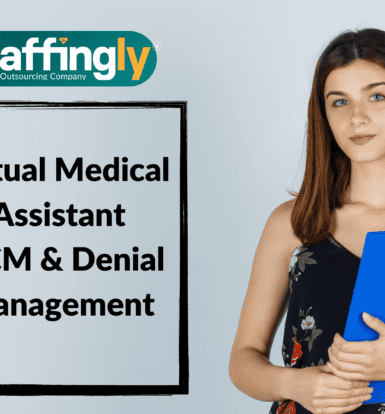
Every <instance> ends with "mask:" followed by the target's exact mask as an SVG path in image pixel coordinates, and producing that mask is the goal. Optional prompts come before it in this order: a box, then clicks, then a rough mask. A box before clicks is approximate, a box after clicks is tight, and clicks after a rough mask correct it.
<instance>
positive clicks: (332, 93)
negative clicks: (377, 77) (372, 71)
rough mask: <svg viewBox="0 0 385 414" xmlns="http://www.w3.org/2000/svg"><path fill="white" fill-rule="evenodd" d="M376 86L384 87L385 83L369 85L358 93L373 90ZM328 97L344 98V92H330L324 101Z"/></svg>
mask: <svg viewBox="0 0 385 414" xmlns="http://www.w3.org/2000/svg"><path fill="white" fill-rule="evenodd" d="M378 85H385V82H377V83H370V84H369V85H366V86H363V87H362V88H361V89H360V91H361V92H365V91H368V90H369V89H372V88H375V87H376V86H378ZM329 95H342V96H346V93H345V92H337V91H331V92H329V93H328V94H327V95H326V99H327V98H328V97H329Z"/></svg>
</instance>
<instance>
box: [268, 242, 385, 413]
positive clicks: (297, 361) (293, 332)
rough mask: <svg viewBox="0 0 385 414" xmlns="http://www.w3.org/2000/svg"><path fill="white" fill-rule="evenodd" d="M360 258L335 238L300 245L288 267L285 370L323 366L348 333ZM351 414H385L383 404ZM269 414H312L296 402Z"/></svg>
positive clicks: (285, 403) (280, 404) (277, 406)
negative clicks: (337, 338) (330, 350)
mask: <svg viewBox="0 0 385 414" xmlns="http://www.w3.org/2000/svg"><path fill="white" fill-rule="evenodd" d="M360 262H361V259H360V258H359V257H358V256H356V255H355V254H353V253H352V252H350V251H349V250H347V249H346V248H345V247H344V246H343V245H342V244H340V243H338V242H337V241H336V240H335V239H334V238H333V236H331V235H330V234H329V235H328V237H327V239H326V240H325V241H323V242H321V243H317V244H315V245H313V246H312V247H304V246H298V247H297V248H296V249H295V250H294V251H293V253H292V256H291V260H290V267H289V287H290V293H291V297H290V302H289V307H288V311H287V315H286V322H285V330H284V337H283V344H282V358H283V362H284V366H286V367H290V368H295V369H299V368H305V367H313V366H320V365H325V364H326V363H327V362H328V361H329V356H328V348H329V347H330V346H331V345H332V343H333V340H334V335H335V334H336V333H337V332H339V333H340V335H341V336H343V334H344V330H345V324H346V320H347V317H348V312H349V307H350V302H351V299H352V296H353V290H354V285H355V282H356V277H357V274H358V269H359V266H360ZM350 412H351V413H353V414H374V413H376V414H385V404H379V403H375V404H365V405H361V407H358V408H357V409H355V410H353V411H350ZM269 414H311V412H310V411H308V410H307V409H305V408H304V407H303V406H302V405H301V404H299V403H298V402H296V401H291V400H285V401H281V402H279V401H274V402H273V404H272V406H271V408H270V411H269Z"/></svg>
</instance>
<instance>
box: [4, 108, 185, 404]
mask: <svg viewBox="0 0 385 414" xmlns="http://www.w3.org/2000/svg"><path fill="white" fill-rule="evenodd" d="M0 108H10V109H28V110H31V109H38V110H44V109H52V110H54V109H132V108H177V109H179V110H180V210H179V211H180V292H179V294H180V300H179V384H176V385H57V384H55V385H53V384H52V385H51V384H49V385H46V384H0V395H18V396H21V395H25V396H32V395H34V396H37V395H41V396H43V395H44V396H45V395H59V396H62V395H79V396H80V395H92V396H98V395H99V396H108V395H111V396H112V395H164V396H170V395H180V394H188V393H189V354H188V289H187V287H188V283H187V281H188V254H187V253H188V237H187V101H135V102H134V101H132V102H120V101H117V102H93V101H74V102H34V101H0Z"/></svg>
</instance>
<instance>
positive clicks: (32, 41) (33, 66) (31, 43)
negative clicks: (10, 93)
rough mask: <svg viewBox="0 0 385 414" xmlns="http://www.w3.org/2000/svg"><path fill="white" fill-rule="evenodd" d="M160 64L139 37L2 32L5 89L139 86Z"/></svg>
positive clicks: (0, 73) (0, 71)
mask: <svg viewBox="0 0 385 414" xmlns="http://www.w3.org/2000/svg"><path fill="white" fill-rule="evenodd" d="M156 63H157V54H156V48H155V47H154V45H153V44H152V43H151V42H150V40H149V39H147V37H145V36H143V35H142V34H140V33H137V32H0V86H137V85H140V84H142V83H143V82H145V81H146V80H148V79H149V78H150V76H151V75H152V74H153V72H154V70H155V67H156Z"/></svg>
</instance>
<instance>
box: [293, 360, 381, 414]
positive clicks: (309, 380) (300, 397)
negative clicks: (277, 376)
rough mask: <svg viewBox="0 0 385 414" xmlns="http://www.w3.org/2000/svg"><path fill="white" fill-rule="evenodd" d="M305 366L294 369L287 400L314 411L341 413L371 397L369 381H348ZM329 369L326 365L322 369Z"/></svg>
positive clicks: (318, 412)
mask: <svg viewBox="0 0 385 414" xmlns="http://www.w3.org/2000/svg"><path fill="white" fill-rule="evenodd" d="M321 368H324V367H319V366H318V367H308V368H301V369H299V370H297V374H296V377H293V378H295V381H293V382H292V385H291V387H292V389H291V390H290V399H291V400H293V401H297V402H299V403H300V404H301V405H302V406H303V407H305V408H306V409H307V410H309V411H310V412H312V413H315V414H322V413H329V414H342V413H347V412H350V411H353V410H355V409H356V408H358V407H360V406H361V405H362V403H363V402H364V401H367V400H369V399H370V397H371V395H370V393H371V392H373V388H369V387H368V385H369V381H348V380H344V379H341V378H339V377H337V376H335V375H333V374H332V373H325V372H323V371H322V370H321ZM325 370H328V368H325Z"/></svg>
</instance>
